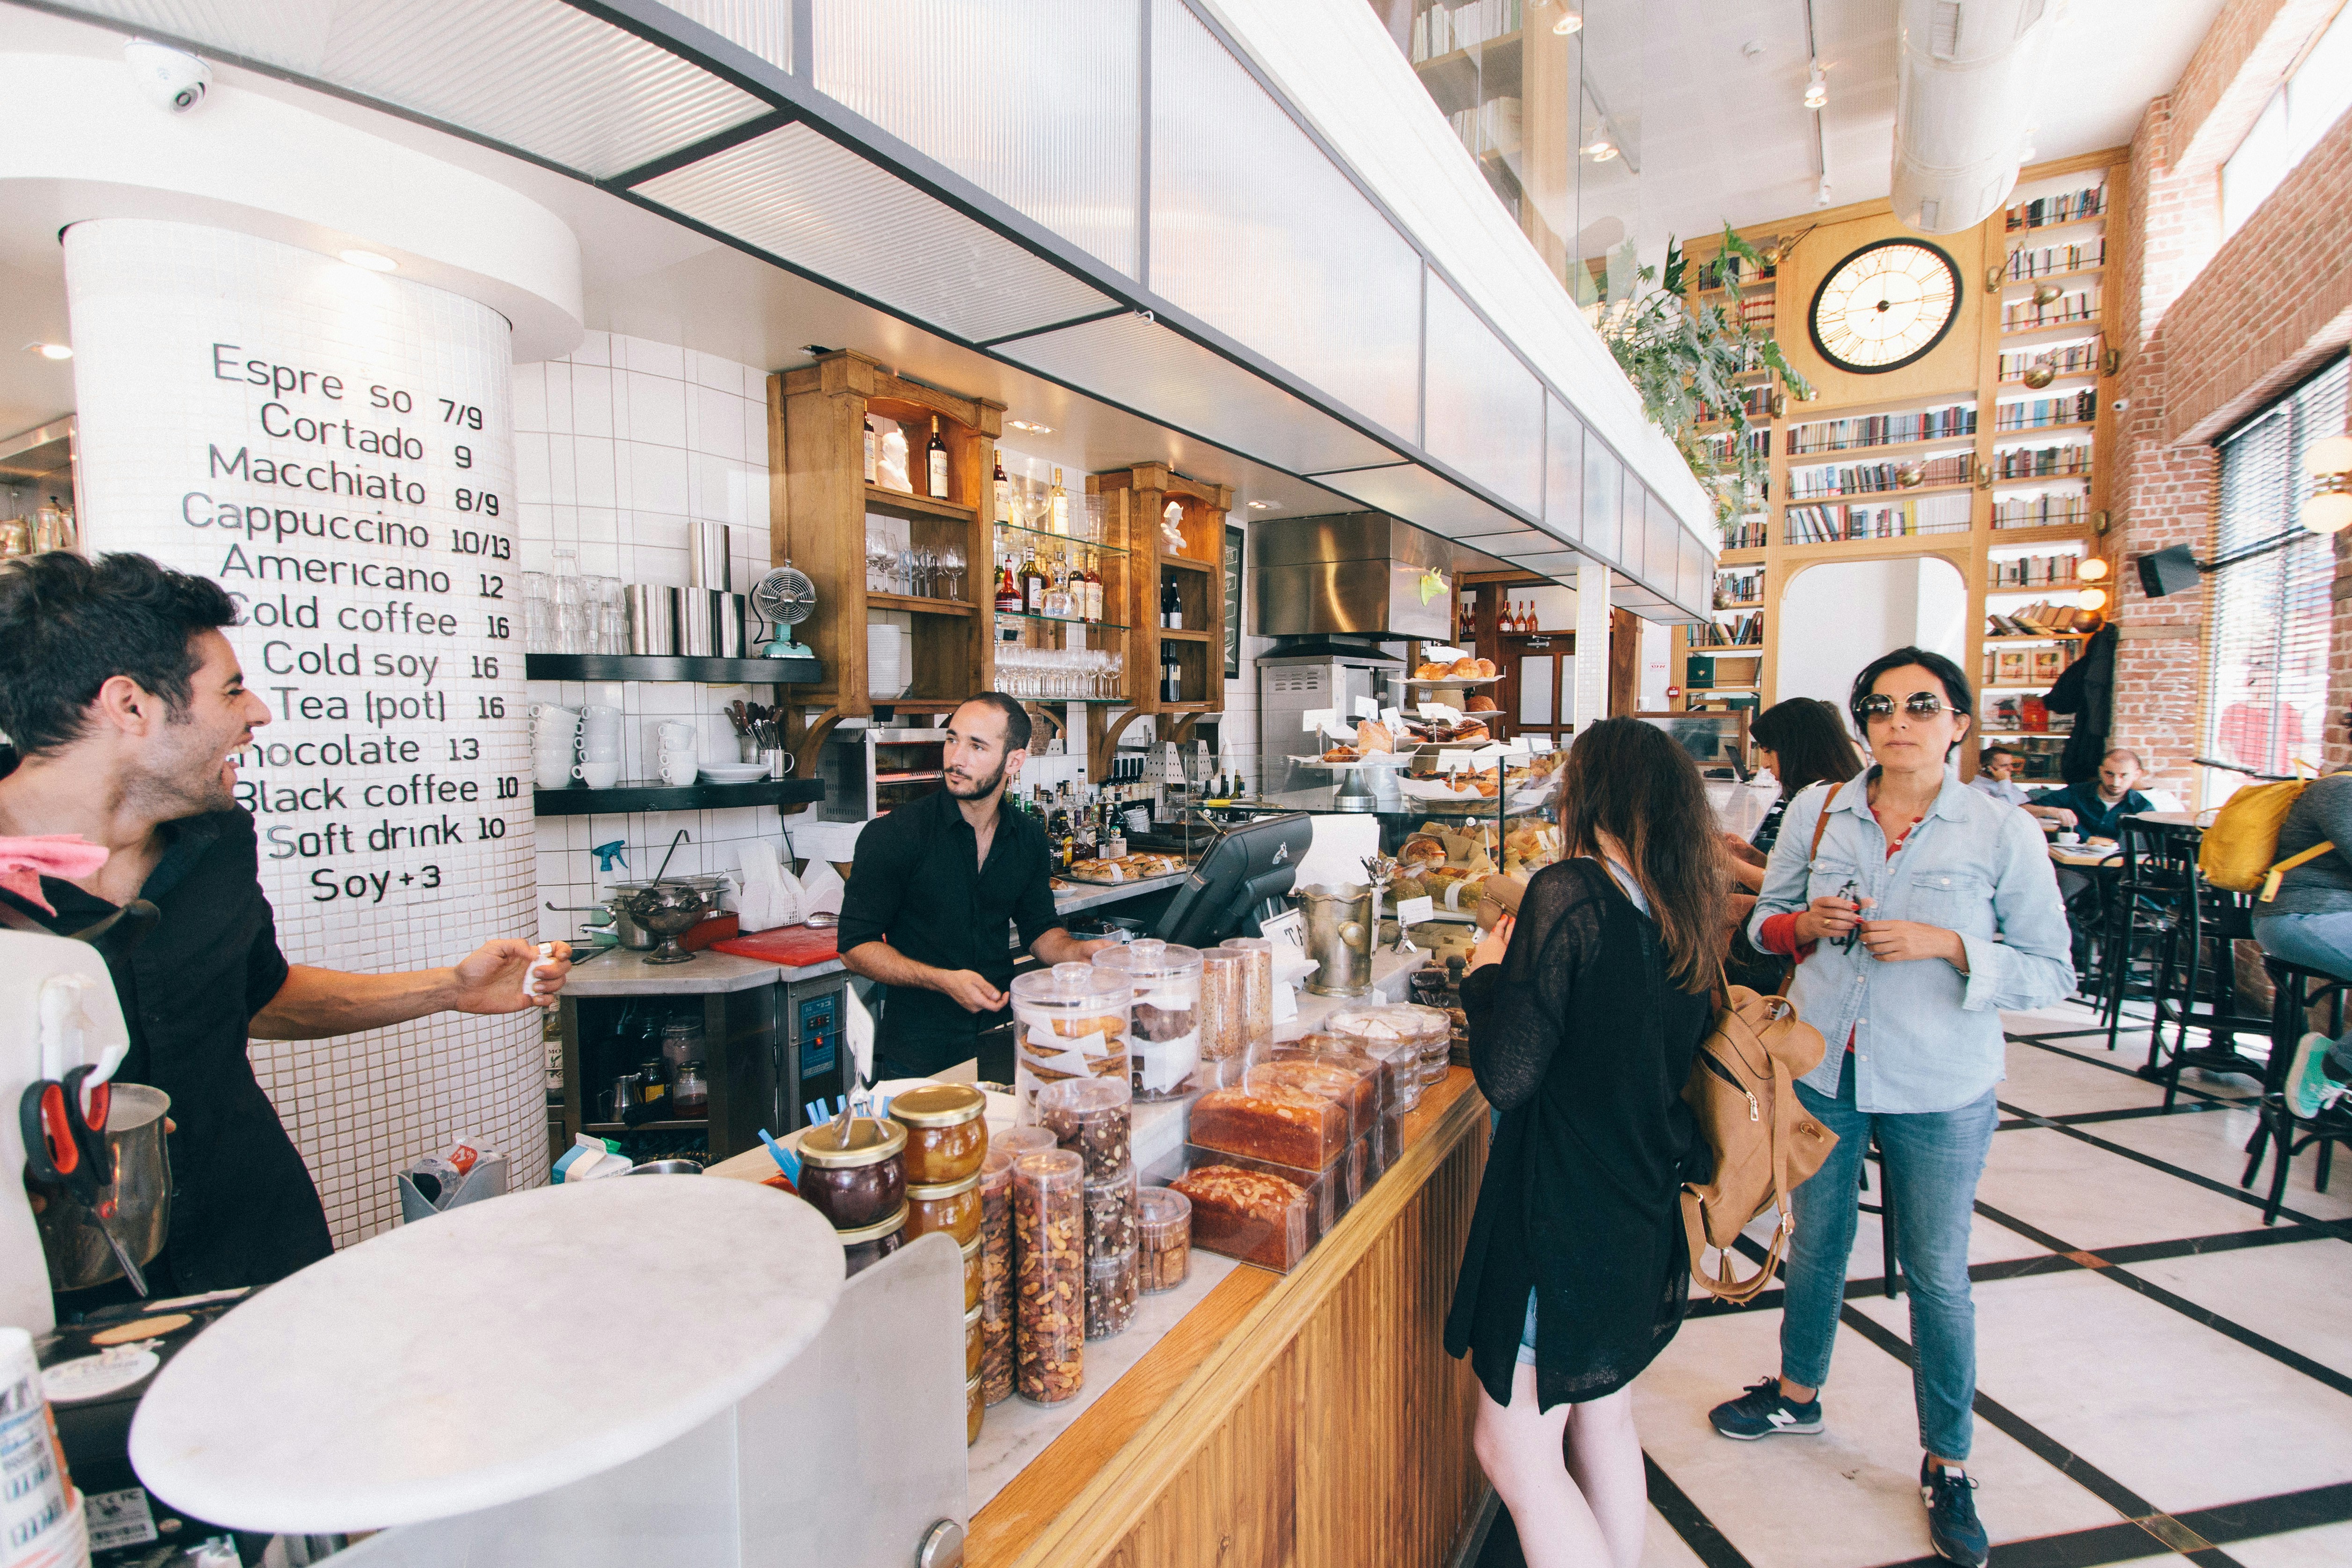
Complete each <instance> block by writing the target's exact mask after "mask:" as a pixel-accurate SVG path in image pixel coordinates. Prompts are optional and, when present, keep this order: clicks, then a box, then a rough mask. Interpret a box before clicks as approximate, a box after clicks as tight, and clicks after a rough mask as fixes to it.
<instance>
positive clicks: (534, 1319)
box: [131, 1176, 844, 1534]
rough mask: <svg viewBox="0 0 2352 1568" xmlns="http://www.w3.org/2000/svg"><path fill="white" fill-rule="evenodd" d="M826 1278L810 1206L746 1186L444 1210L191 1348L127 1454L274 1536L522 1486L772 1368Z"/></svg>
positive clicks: (425, 1511)
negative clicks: (444, 1212) (273, 1533)
mask: <svg viewBox="0 0 2352 1568" xmlns="http://www.w3.org/2000/svg"><path fill="white" fill-rule="evenodd" d="M843 1270H844V1260H843V1257H842V1250H841V1245H840V1243H839V1242H838V1241H836V1240H835V1237H834V1232H833V1227H832V1226H831V1225H829V1224H827V1223H826V1221H825V1219H824V1215H820V1214H818V1213H817V1212H816V1210H814V1209H813V1208H811V1207H810V1206H809V1205H806V1204H804V1203H803V1202H801V1201H800V1200H799V1199H797V1198H793V1197H790V1196H788V1195H786V1194H782V1193H778V1192H775V1191H772V1190H771V1189H769V1188H766V1187H761V1186H759V1185H755V1184H750V1183H744V1182H714V1181H709V1180H708V1179H706V1178H701V1177H688V1176H655V1177H640V1178H631V1177H621V1178H617V1179H615V1180H613V1181H607V1182H590V1183H586V1184H582V1185H579V1186H561V1187H541V1188H539V1189H537V1190H536V1191H533V1192H528V1193H520V1194H514V1195H512V1196H509V1197H502V1198H494V1199H492V1200H490V1201H488V1202H487V1203H480V1204H475V1205H469V1206H467V1207H465V1208H461V1209H453V1210H451V1211H450V1212H448V1213H446V1214H443V1215H436V1216H434V1217H433V1218H432V1219H429V1220H425V1221H421V1222H419V1223H417V1224H415V1225H406V1226H400V1227H399V1228H397V1229H395V1230H391V1231H386V1232H384V1233H383V1234H382V1235H380V1236H377V1237H373V1238H372V1239H371V1240H368V1241H364V1242H362V1243H361V1244H360V1245H358V1246H357V1247H350V1248H347V1249H346V1250H344V1251H342V1252H339V1253H337V1254H335V1255H334V1256H333V1257H331V1258H325V1259H322V1260H321V1261H320V1262H318V1263H315V1264H312V1265H311V1266H310V1268H305V1269H303V1270H302V1271H301V1272H300V1273H299V1274H296V1275H294V1276H293V1277H292V1278H290V1279H286V1280H283V1281H281V1282H279V1283H278V1284H276V1285H273V1286H271V1287H270V1288H269V1289H267V1290H264V1291H261V1292H260V1293H259V1294H257V1295H256V1296H255V1297H254V1298H253V1299H252V1300H249V1301H247V1302H246V1303H245V1304H244V1305H242V1306H240V1307H238V1308H236V1310H234V1311H232V1312H230V1313H229V1314H228V1315H227V1316H226V1317H225V1318H223V1319H222V1320H221V1321H219V1322H218V1323H215V1325H214V1326H213V1327H212V1328H210V1329H208V1330H206V1331H205V1332H204V1333H203V1334H201V1335H199V1336H198V1337H197V1338H196V1339H195V1340H194V1342H192V1343H190V1344H189V1345H188V1347H187V1348H186V1349H184V1350H183V1351H182V1352H180V1353H179V1355H177V1356H176V1357H174V1358H173V1360H172V1362H171V1363H169V1364H168V1365H166V1366H165V1367H164V1369H163V1373H162V1374H161V1375H160V1376H159V1377H157V1379H156V1380H155V1384H154V1387H153V1388H152V1390H150V1391H149V1393H148V1394H147V1396H146V1398H145V1399H144V1400H143V1401H142V1403H141V1405H140V1407H139V1414H138V1416H137V1418H136V1419H135V1420H134V1421H133V1422H132V1424H131V1463H132V1464H133V1465H134V1466H135V1467H137V1468H138V1471H139V1474H140V1478H141V1479H142V1480H143V1481H144V1482H145V1483H146V1484H147V1486H148V1488H149V1489H151V1490H152V1491H154V1492H155V1493H157V1494H158V1495H160V1496H162V1497H163V1498H164V1499H166V1500H169V1501H170V1502H172V1503H173V1504H174V1505H175V1506H177V1507H179V1508H181V1509H183V1510H187V1511H188V1512H191V1513H194V1514H195V1515H197V1516H198V1517H200V1518H204V1519H209V1520H214V1521H218V1522H220V1523H222V1524H226V1525H229V1526H231V1527H234V1528H236V1529H240V1530H254V1531H276V1532H279V1533H288V1534H293V1533H302V1534H329V1533H349V1532H351V1531H359V1530H375V1529H382V1528H384V1527H387V1526H391V1525H397V1524H408V1523H415V1522H417V1521H425V1520H433V1519H441V1518H446V1517H447V1516H450V1515H453V1514H458V1513H465V1512H468V1511H470V1510H478V1509H485V1508H490V1507H493V1506H495V1505H498V1504H500V1503H505V1502H511V1501H515V1500H520V1499H522V1498H527V1497H533V1496H536V1495H538V1494H540V1493H541V1492H545V1491H549V1490H551V1489H554V1488H556V1487H560V1486H564V1485H567V1484H569V1483H571V1482H574V1481H578V1480H581V1479H584V1478H587V1477H591V1476H594V1475H598V1474H601V1473H603V1472H604V1471H605V1470H608V1469H610V1468H613V1467H614V1466H615V1465H618V1464H621V1463H623V1462H625V1461H626V1460H629V1459H632V1458H636V1457H638V1456H640V1455H643V1454H646V1453H650V1452H651V1451H652V1450H654V1449H655V1448H656V1447H660V1446H661V1445H663V1444H665V1443H667V1442H669V1441H671V1440H672V1439H674V1438H676V1437H677V1436H681V1435H683V1434H685V1433H687V1432H688V1431H691V1430H693V1429H694V1428H695V1427H697V1426H699V1425H701V1424H702V1423H703V1422H705V1421H708V1420H709V1419H710V1417H712V1416H713V1415H718V1414H719V1412H721V1411H723V1410H725V1409H727V1408H728V1407H729V1406H730V1405H733V1404H735V1403H736V1402H737V1401H738V1400H740V1399H742V1398H743V1397H744V1396H745V1395H747V1394H751V1392H752V1391H753V1390H754V1389H757V1388H759V1387H760V1386H761V1384H765V1383H766V1382H767V1381H768V1380H769V1379H771V1378H772V1377H773V1376H775V1375H776V1373H779V1372H781V1371H782V1369H783V1368H784V1366H785V1365H786V1364H787V1363H790V1362H791V1361H792V1359H793V1356H794V1355H796V1354H798V1353H799V1352H800V1351H801V1350H802V1349H803V1347H804V1346H805V1345H807V1344H808V1343H809V1342H810V1341H811V1340H813V1339H814V1338H815V1336H816V1334H817V1331H819V1330H820V1329H822V1328H823V1327H824V1323H825V1321H826V1319H827V1318H828V1317H829V1316H830V1315H831V1314H832V1311H833V1308H834V1303H835V1300H837V1299H838V1298H839V1296H840V1294H841V1288H842V1278H843Z"/></svg>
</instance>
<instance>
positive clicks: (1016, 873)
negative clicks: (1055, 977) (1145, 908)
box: [840, 691, 1111, 1079]
mask: <svg viewBox="0 0 2352 1568" xmlns="http://www.w3.org/2000/svg"><path fill="white" fill-rule="evenodd" d="M1028 757H1029V715H1028V713H1027V712H1026V711H1024V710H1023V708H1022V706H1021V704H1020V703H1018V702H1016V701H1014V700H1013V699H1012V698H1010V697H1007V696H1005V695H1004V694H1003V692H1001V691H983V692H982V693H980V694H979V695H978V696H976V697H972V698H969V699H967V700H965V701H964V703H963V705H962V706H961V707H960V708H958V709H957V710H955V711H954V712H953V713H951V714H950V715H949V716H948V728H947V747H946V754H945V755H944V757H943V758H942V759H941V762H940V766H941V768H942V769H943V770H944V773H945V776H944V778H943V780H942V787H941V788H940V790H939V791H938V792H937V793H935V794H932V795H925V796H923V797H922V798H921V799H920V800H918V801H914V802H912V803H910V804H908V805H902V806H900V807H899V808H898V810H896V811H893V812H891V813H889V814H888V815H887V816H877V817H876V818H875V819H874V820H873V821H871V822H869V823H867V824H866V826H865V828H864V829H863V830H862V831H860V832H859V834H858V835H857V853H856V860H855V861H854V862H853V863H852V865H851V868H850V877H849V886H848V889H847V890H846V891H845V893H844V894H843V896H842V900H841V929H840V949H841V962H842V965H843V967H844V968H845V969H847V970H848V971H849V972H850V973H853V974H862V975H864V976H865V977H866V978H867V979H868V980H877V981H880V982H881V983H882V984H884V985H885V986H887V987H888V990H887V993H886V994H885V997H884V1000H883V1003H882V1017H881V1021H880V1023H879V1025H878V1026H877V1029H876V1032H875V1039H874V1075H875V1077H876V1078H877V1079H891V1078H929V1077H932V1076H934V1075H935V1074H938V1073H940V1072H942V1071H944V1070H945V1069H947V1068H951V1067H953V1066H955V1065H956V1064H957V1063H958V1062H961V1061H963V1060H965V1059H966V1058H970V1057H972V1056H974V1055H976V1054H977V1053H978V1042H979V1038H980V1036H981V1035H982V1032H984V1031H986V1030H989V1029H993V1028H996V1027H998V1026H1001V1025H1003V1024H1005V1023H1008V1022H1010V1015H1009V1014H1008V1013H1007V1011H1006V1001H1007V997H1006V994H1005V989H1004V988H1005V986H1006V985H1007V984H1010V983H1011V981H1012V979H1013V950H1012V948H1011V947H1010V946H1009V945H1008V944H1007V943H1006V942H1005V940H1004V935H1005V928H1006V926H1007V925H1008V924H1010V925H1013V926H1017V927H1018V928H1020V931H1021V941H1022V943H1023V945H1024V946H1025V947H1027V948H1028V950H1029V951H1030V952H1033V953H1034V954H1035V955H1036V956H1037V960H1038V962H1039V963H1071V962H1074V961H1075V962H1081V963H1082V962H1084V961H1085V960H1086V959H1087V958H1090V957H1092V956H1093V955H1094V954H1095V953H1096V952H1097V951H1099V950H1101V949H1103V948H1106V947H1108V946H1110V945H1111V943H1110V942H1109V940H1108V939H1103V940H1098V941H1094V942H1081V941H1079V940H1078V939H1077V938H1076V937H1074V936H1072V935H1071V934H1070V933H1069V932H1068V931H1066V930H1064V929H1063V927H1062V923H1061V919H1060V917H1059V916H1058V915H1056V914H1055V912H1054V893H1053V889H1052V887H1051V881H1052V873H1051V870H1050V868H1049V862H1048V858H1047V855H1046V845H1045V829H1044V828H1042V827H1040V826H1038V825H1037V822H1036V820H1035V819H1034V818H1033V817H1031V816H1028V815H1027V814H1025V813H1024V812H1019V811H1008V810H1005V809H1004V792H1005V789H1006V787H1007V786H1008V785H1009V784H1012V782H1013V780H1015V779H1017V778H1018V777H1019V776H1020V774H1021V764H1022V763H1024V762H1026V761H1027V760H1028Z"/></svg>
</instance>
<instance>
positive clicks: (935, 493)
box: [928, 414, 948, 500]
mask: <svg viewBox="0 0 2352 1568" xmlns="http://www.w3.org/2000/svg"><path fill="white" fill-rule="evenodd" d="M928 460H929V467H930V484H931V488H930V496H931V499H932V500H947V499H948V444H947V443H946V442H944V441H942V440H940V416H938V415H936V414H934V415H932V416H931V445H930V450H929V454H928Z"/></svg>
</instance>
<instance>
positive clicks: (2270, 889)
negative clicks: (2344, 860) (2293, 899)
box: [2256, 838, 2336, 904]
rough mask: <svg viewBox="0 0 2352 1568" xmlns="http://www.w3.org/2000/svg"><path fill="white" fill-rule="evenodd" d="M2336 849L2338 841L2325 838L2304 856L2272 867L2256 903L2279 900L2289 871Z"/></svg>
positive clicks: (2296, 856) (2288, 858)
mask: <svg viewBox="0 0 2352 1568" xmlns="http://www.w3.org/2000/svg"><path fill="white" fill-rule="evenodd" d="M2335 847H2336V841H2335V840H2334V839H2332V838H2323V839H2321V840H2320V841H2319V842H2318V843H2316V844H2315V845H2313V846H2312V847H2310V848H2308V849H2306V850H2305V851H2304V852H2303V853H2302V854H2300V855H2290V856H2288V857H2287V858H2285V859H2284V860H2282V861H2280V862H2279V863H2278V864H2277V865H2275V866H2273V867H2272V868H2270V874H2269V875H2268V876H2266V877H2264V878H2263V890H2262V893H2261V894H2260V896H2259V897H2258V899H2257V900H2256V901H2258V902H2260V903H2265V904H2267V903H2269V902H2270V901H2271V900H2273V899H2275V898H2277V897H2278V890H2279V879H2280V878H2282V877H2284V876H2285V875H2286V874H2287V873H2288V872H2289V871H2292V870H2294V868H2296V867H2297V866H2300V865H2303V864H2304V863H2305V861H2310V860H2316V859H2318V858H2320V857H2321V856H2322V855H2325V854H2326V853H2327V852H2328V851H2329V850H2331V849H2333V848H2335Z"/></svg>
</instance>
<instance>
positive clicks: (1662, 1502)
mask: <svg viewBox="0 0 2352 1568" xmlns="http://www.w3.org/2000/svg"><path fill="white" fill-rule="evenodd" d="M1642 1473H1643V1475H1644V1476H1645V1477H1647V1478H1648V1479H1649V1483H1650V1506H1651V1507H1652V1508H1654V1509H1656V1510H1658V1513H1659V1515H1660V1516H1661V1517H1662V1518H1664V1520H1665V1521H1666V1522H1667V1523H1668V1524H1671V1525H1673V1526H1674V1527H1675V1534H1676V1535H1679V1536H1681V1537H1682V1538H1683V1544H1684V1545H1685V1546H1687V1547H1689V1548H1690V1549H1691V1551H1692V1552H1694V1553H1696V1555H1697V1557H1698V1560H1699V1561H1700V1562H1701V1563H1706V1568H1751V1565H1750V1563H1748V1558H1747V1556H1746V1555H1745V1554H1744V1553H1743V1552H1741V1551H1740V1550H1739V1548H1738V1547H1737V1546H1734V1545H1733V1544H1731V1541H1730V1538H1729V1537H1728V1536H1727V1535H1725V1534H1724V1533H1723V1531H1720V1530H1718V1529H1717V1528H1716V1525H1715V1521H1713V1520H1711V1519H1709V1518H1707V1517H1706V1510H1703V1509H1701V1508H1700V1507H1699V1506H1698V1504H1696V1503H1695V1502H1693V1501H1692V1500H1690V1498H1689V1496H1688V1495H1687V1494H1685V1492H1684V1490H1683V1489H1682V1488H1680V1487H1678V1486H1676V1485H1675V1481H1674V1478H1673V1477H1672V1476H1669V1475H1667V1474H1666V1472H1665V1471H1664V1470H1662V1469H1660V1468H1658V1461H1657V1460H1655V1459H1653V1458H1650V1456H1649V1455H1648V1454H1646V1453H1645V1454H1643V1456H1642Z"/></svg>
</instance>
